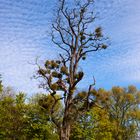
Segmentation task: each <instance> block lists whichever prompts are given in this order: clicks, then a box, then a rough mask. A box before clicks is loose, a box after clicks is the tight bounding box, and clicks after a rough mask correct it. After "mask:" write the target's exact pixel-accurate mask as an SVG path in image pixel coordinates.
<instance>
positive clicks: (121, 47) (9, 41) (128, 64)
mask: <svg viewBox="0 0 140 140" xmlns="http://www.w3.org/2000/svg"><path fill="white" fill-rule="evenodd" d="M55 5H56V1H55V0H52V1H50V0H0V73H1V74H2V77H3V82H4V85H10V86H12V87H14V89H16V90H18V91H25V92H27V93H28V94H32V93H34V92H37V91H39V89H38V88H37V87H38V86H37V82H36V81H35V80H31V79H30V78H31V77H32V75H33V73H34V72H35V66H33V65H31V64H30V63H33V62H34V61H35V58H36V57H40V60H42V61H43V60H44V59H45V58H46V59H50V58H54V56H56V57H57V53H56V51H54V50H56V49H55V48H53V49H52V44H51V43H50V41H49V37H48V35H47V31H48V30H49V28H50V23H51V20H52V17H53V11H54V9H55ZM96 11H97V12H98V13H99V14H98V15H99V18H98V19H97V22H96V24H99V25H101V26H102V27H103V31H104V33H105V35H106V36H108V37H110V42H111V45H110V46H109V48H108V49H107V50H106V51H102V52H99V53H97V54H94V55H92V56H91V55H90V56H89V58H88V59H87V61H86V62H83V64H82V67H83V69H84V70H85V71H86V75H85V79H84V81H83V82H82V83H81V84H80V86H81V88H86V87H87V85H88V84H89V83H90V82H91V80H92V75H94V76H95V78H96V87H104V88H106V89H110V88H111V87H112V86H114V85H120V86H127V85H129V84H134V85H136V86H137V87H138V88H140V85H139V83H140V26H139V23H140V12H139V11H140V1H139V0H135V1H134V0H96Z"/></svg>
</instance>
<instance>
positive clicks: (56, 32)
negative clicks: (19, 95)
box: [37, 0, 107, 140]
mask: <svg viewBox="0 0 140 140" xmlns="http://www.w3.org/2000/svg"><path fill="white" fill-rule="evenodd" d="M67 2H68V1H66V0H60V1H59V7H58V9H57V14H56V20H55V22H54V23H53V24H52V33H51V37H52V41H53V43H54V44H55V45H56V46H57V47H58V48H60V49H61V50H62V51H63V52H65V54H62V53H61V52H60V59H59V60H51V61H49V60H47V61H46V62H45V65H44V67H40V66H38V68H39V70H38V73H37V77H38V76H39V77H41V78H42V79H43V80H42V81H41V84H40V86H41V87H43V88H44V89H46V90H47V91H48V92H49V93H50V95H51V96H52V99H53V100H54V101H53V102H52V106H51V109H49V111H50V116H51V118H52V119H51V120H52V121H53V122H54V124H55V125H56V126H57V127H58V130H60V132H59V135H60V139H61V140H69V137H70V132H71V126H72V123H73V122H74V121H75V118H76V117H77V115H80V113H79V112H84V111H87V110H88V109H89V104H90V102H92V101H91V100H89V97H90V94H91V90H92V87H93V85H94V84H95V81H94V84H93V85H90V86H89V90H88V91H86V92H84V93H83V94H81V95H83V96H84V98H82V99H81V98H77V97H76V96H75V94H76V89H77V87H78V83H79V82H80V81H81V80H82V79H83V77H84V72H83V71H82V70H81V69H80V68H79V63H80V62H81V61H82V60H85V59H86V57H87V54H88V53H93V52H96V51H99V50H102V49H106V48H107V46H106V45H105V44H104V41H105V40H106V39H105V38H104V37H103V34H102V29H101V27H96V28H95V29H91V30H90V25H91V24H93V22H94V20H95V18H96V17H95V14H94V12H93V10H92V9H93V6H94V0H86V1H84V0H82V1H80V0H78V1H77V0H76V1H72V2H73V3H72V7H71V6H70V5H68V4H67ZM58 93H61V97H60V98H57V96H56V95H57V94H58ZM59 100H62V101H63V105H64V106H63V107H64V109H63V113H62V119H61V122H60V121H59V122H58V120H57V118H55V115H54V114H55V107H56V106H57V103H58V102H59ZM79 102H83V104H82V105H84V107H82V106H79Z"/></svg>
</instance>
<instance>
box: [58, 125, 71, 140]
mask: <svg viewBox="0 0 140 140" xmlns="http://www.w3.org/2000/svg"><path fill="white" fill-rule="evenodd" d="M60 131H61V132H60V133H61V134H60V140H69V138H70V125H67V126H66V127H63V128H61V130H60Z"/></svg>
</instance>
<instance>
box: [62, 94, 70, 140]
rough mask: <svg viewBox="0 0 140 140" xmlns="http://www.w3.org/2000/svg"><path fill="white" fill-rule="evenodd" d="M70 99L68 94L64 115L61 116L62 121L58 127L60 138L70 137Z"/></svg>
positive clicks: (66, 139)
mask: <svg viewBox="0 0 140 140" xmlns="http://www.w3.org/2000/svg"><path fill="white" fill-rule="evenodd" d="M71 101H72V96H70V95H69V96H68V98H67V102H66V108H65V112H64V117H63V123H62V126H61V129H60V140H69V138H70V131H71V121H72V118H71V115H70V113H71V111H70V110H71V109H70V108H71V107H70V104H71Z"/></svg>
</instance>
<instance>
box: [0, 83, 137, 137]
mask: <svg viewBox="0 0 140 140" xmlns="http://www.w3.org/2000/svg"><path fill="white" fill-rule="evenodd" d="M0 89H1V91H0V139H3V140H5V139H9V140H10V139H11V140H18V139H19V140H21V139H23V140H24V139H25V140H26V139H33V140H34V139H35V140H43V139H44V140H47V139H48V140H52V139H53V140H55V139H56V140H59V130H58V129H57V127H56V125H55V124H54V122H53V121H52V120H51V114H50V111H49V109H50V108H51V107H52V105H53V99H52V96H51V95H48V94H36V95H34V96H32V97H30V98H27V97H26V95H25V94H24V93H22V92H20V93H15V92H14V91H13V90H12V88H10V87H3V86H2V84H1V86H0ZM84 94H85V93H84V91H81V92H79V93H78V94H77V96H76V98H77V99H78V98H80V99H83V98H84V96H85V95H84ZM92 94H93V98H95V99H94V100H95V102H94V104H91V105H90V106H91V107H90V108H91V109H90V110H89V111H87V112H84V113H83V112H82V115H79V116H78V117H76V121H75V122H74V123H73V124H72V129H71V134H70V140H134V139H136V137H137V135H138V132H139V119H140V109H139V103H140V92H139V91H138V90H137V89H136V87H135V86H128V87H127V88H122V87H113V88H112V89H111V90H109V91H106V90H105V89H101V88H100V89H97V90H93V91H92ZM57 98H60V97H59V95H58V97H57ZM79 106H83V105H81V104H79ZM63 111H64V107H63V104H62V102H61V101H59V102H58V103H57V106H56V107H55V114H56V115H55V119H57V120H58V121H61V119H62V117H63V116H62V113H61V112H63ZM73 117H75V114H73Z"/></svg>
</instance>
